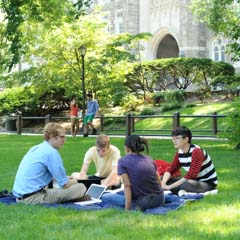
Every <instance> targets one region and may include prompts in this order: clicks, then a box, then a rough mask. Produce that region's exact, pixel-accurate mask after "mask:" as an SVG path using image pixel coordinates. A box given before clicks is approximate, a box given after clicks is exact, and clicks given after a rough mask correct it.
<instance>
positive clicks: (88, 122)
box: [83, 93, 99, 137]
mask: <svg viewBox="0 0 240 240" xmlns="http://www.w3.org/2000/svg"><path fill="white" fill-rule="evenodd" d="M98 110H99V105H98V102H97V100H93V96H92V94H91V93H88V94H87V113H86V115H85V117H84V119H83V124H84V133H83V136H84V137H87V136H88V126H91V128H92V129H93V131H92V134H97V129H96V128H95V127H94V125H93V122H92V121H93V119H94V117H95V116H96V115H97V113H98Z"/></svg>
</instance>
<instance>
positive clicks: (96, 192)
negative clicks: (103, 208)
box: [75, 183, 106, 206]
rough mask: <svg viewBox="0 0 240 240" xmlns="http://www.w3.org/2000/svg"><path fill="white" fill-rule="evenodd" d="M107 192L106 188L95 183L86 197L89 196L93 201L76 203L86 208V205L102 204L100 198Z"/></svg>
mask: <svg viewBox="0 0 240 240" xmlns="http://www.w3.org/2000/svg"><path fill="white" fill-rule="evenodd" d="M105 190H106V187H105V186H102V185H99V184H95V183H93V184H91V186H90V187H89V189H88V190H87V192H86V193H85V195H89V196H90V197H91V200H88V201H82V202H75V204H79V205H82V206H85V205H90V204H94V203H100V202H101V201H102V200H101V199H100V198H101V196H102V195H103V193H104V192H105Z"/></svg>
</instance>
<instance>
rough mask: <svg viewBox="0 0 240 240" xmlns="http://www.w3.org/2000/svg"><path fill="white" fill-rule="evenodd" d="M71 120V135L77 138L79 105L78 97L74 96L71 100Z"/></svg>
mask: <svg viewBox="0 0 240 240" xmlns="http://www.w3.org/2000/svg"><path fill="white" fill-rule="evenodd" d="M70 118H71V134H72V136H73V137H75V136H76V134H77V132H78V129H79V120H78V104H77V97H76V96H73V97H72V99H71V103H70Z"/></svg>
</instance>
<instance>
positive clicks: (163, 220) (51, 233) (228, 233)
mask: <svg viewBox="0 0 240 240" xmlns="http://www.w3.org/2000/svg"><path fill="white" fill-rule="evenodd" d="M41 141H42V137H41V136H18V135H0V152H1V155H0V164H1V175H0V176H1V177H0V189H4V188H7V189H9V190H10V189H11V188H12V185H13V182H14V177H15V174H16V171H17V167H18V164H19V162H20V160H21V158H22V156H23V155H24V154H25V152H26V151H27V150H28V149H29V147H31V146H32V145H33V144H37V143H39V142H41ZM94 141H95V139H94V138H79V137H78V138H70V137H69V138H67V142H66V144H65V146H64V147H63V148H62V149H61V151H60V152H61V155H62V157H63V159H64V165H65V167H66V170H67V173H68V174H70V173H71V172H73V171H78V170H79V169H80V166H81V163H82V159H83V156H84V153H85V151H86V150H87V149H88V148H89V147H90V146H92V145H93V144H94ZM111 141H112V144H114V145H116V146H118V147H119V149H120V150H121V152H122V154H124V148H123V143H124V139H123V138H112V139H111ZM149 142H150V155H151V156H152V157H153V158H154V159H165V160H167V161H171V160H172V156H173V154H174V152H175V150H174V149H173V146H172V142H171V140H168V139H150V140H149ZM194 142H195V143H197V144H199V145H201V146H202V147H204V148H205V149H206V150H207V151H208V153H209V154H210V155H211V157H212V159H213V161H214V164H215V166H216V169H217V173H218V178H219V193H218V194H217V195H214V196H206V197H205V198H204V199H202V200H200V201H197V202H194V203H188V204H187V205H186V206H184V207H182V208H180V209H178V210H176V211H173V212H169V213H168V214H167V215H158V216H155V215H146V214H143V213H141V212H135V211H133V212H124V211H122V210H116V209H107V210H101V211H76V210H71V209H63V208H50V209H49V208H45V207H41V206H25V205H21V204H18V205H11V206H6V205H4V204H0V211H1V218H0V226H1V227H0V234H1V236H0V238H1V239H7V240H8V239H20V240H21V239H28V240H29V239H41V240H45V239H46V240H49V239H53V240H55V239H68V240H71V239H86V240H88V239H89V240H90V239H91V240H92V239H97V240H102V239H104V240H106V239H113V240H114V239H134V240H135V239H136V240H139V239H150V240H151V239H154V240H156V239H164V240H165V239H166V240H168V239H169V240H170V239H171V240H172V239H176V240H185V239H190V240H196V239H210V240H211V239H218V240H219V239H228V240H231V239H236V240H237V239H239V235H240V230H239V225H240V210H239V209H240V201H239V199H240V185H239V172H240V167H239V151H237V150H231V149H230V148H229V147H228V145H227V143H226V142H225V141H219V140H215V141H210V140H197V141H194ZM90 172H91V173H94V168H93V166H92V167H91V169H90Z"/></svg>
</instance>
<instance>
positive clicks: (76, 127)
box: [74, 118, 79, 136]
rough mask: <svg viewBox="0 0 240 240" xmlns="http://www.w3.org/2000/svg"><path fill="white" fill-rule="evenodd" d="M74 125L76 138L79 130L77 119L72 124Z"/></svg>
mask: <svg viewBox="0 0 240 240" xmlns="http://www.w3.org/2000/svg"><path fill="white" fill-rule="evenodd" d="M74 125H75V129H74V136H76V135H77V132H78V130H79V121H78V118H75V123H74Z"/></svg>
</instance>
